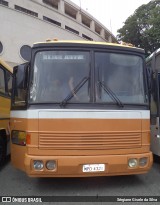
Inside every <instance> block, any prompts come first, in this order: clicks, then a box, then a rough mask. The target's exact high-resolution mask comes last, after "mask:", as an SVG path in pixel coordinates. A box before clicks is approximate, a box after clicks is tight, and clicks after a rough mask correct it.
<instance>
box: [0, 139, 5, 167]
mask: <svg viewBox="0 0 160 205" xmlns="http://www.w3.org/2000/svg"><path fill="white" fill-rule="evenodd" d="M5 159H6V144H5V141H4V140H3V139H2V138H1V137H0V166H2V165H3V164H4V162H5Z"/></svg>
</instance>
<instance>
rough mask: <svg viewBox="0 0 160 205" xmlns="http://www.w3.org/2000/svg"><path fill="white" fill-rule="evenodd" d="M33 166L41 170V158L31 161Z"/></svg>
mask: <svg viewBox="0 0 160 205" xmlns="http://www.w3.org/2000/svg"><path fill="white" fill-rule="evenodd" d="M33 167H34V169H35V170H37V171H39V170H42V169H43V167H44V165H43V162H42V160H34V161H33Z"/></svg>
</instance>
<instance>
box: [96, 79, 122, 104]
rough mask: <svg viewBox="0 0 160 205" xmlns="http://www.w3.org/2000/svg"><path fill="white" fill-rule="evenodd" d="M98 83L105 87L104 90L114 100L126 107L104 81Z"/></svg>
mask: <svg viewBox="0 0 160 205" xmlns="http://www.w3.org/2000/svg"><path fill="white" fill-rule="evenodd" d="M98 84H99V85H100V86H101V87H102V88H103V90H104V91H105V92H106V93H107V94H108V95H109V96H110V98H111V99H112V100H114V101H115V102H116V103H117V105H118V106H120V107H124V105H123V103H122V102H121V101H120V99H119V98H118V97H117V96H116V94H115V93H114V92H113V91H112V90H111V89H110V88H109V87H108V86H106V85H105V84H104V82H101V81H98Z"/></svg>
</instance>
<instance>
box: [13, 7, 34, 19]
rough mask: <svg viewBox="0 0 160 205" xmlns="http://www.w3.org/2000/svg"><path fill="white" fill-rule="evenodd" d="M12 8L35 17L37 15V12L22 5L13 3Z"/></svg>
mask: <svg viewBox="0 0 160 205" xmlns="http://www.w3.org/2000/svg"><path fill="white" fill-rule="evenodd" d="M14 8H15V9H16V10H18V11H21V12H24V13H26V14H29V15H32V16H35V17H38V13H36V12H34V11H31V10H28V9H25V8H23V7H20V6H17V5H15V6H14Z"/></svg>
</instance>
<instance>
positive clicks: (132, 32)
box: [117, 0, 160, 55]
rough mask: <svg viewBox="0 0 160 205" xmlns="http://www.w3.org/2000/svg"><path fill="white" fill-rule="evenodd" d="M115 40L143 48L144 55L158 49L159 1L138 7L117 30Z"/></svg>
mask: <svg viewBox="0 0 160 205" xmlns="http://www.w3.org/2000/svg"><path fill="white" fill-rule="evenodd" d="M117 38H118V40H119V41H124V42H127V43H132V44H133V45H135V46H136V47H141V48H144V49H145V51H146V55H149V54H151V53H152V52H153V51H155V50H156V49H157V48H160V0H151V1H150V2H149V3H148V4H144V5H142V6H140V7H138V8H137V9H136V10H135V12H134V14H133V15H131V16H129V17H128V18H127V20H126V21H125V22H124V26H123V27H122V28H120V29H119V30H118V35H117Z"/></svg>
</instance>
